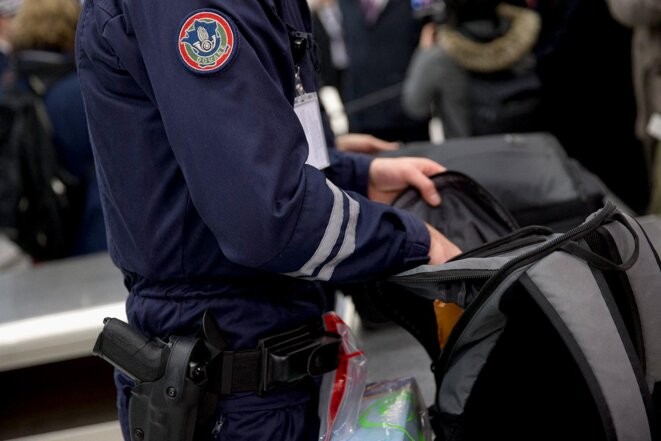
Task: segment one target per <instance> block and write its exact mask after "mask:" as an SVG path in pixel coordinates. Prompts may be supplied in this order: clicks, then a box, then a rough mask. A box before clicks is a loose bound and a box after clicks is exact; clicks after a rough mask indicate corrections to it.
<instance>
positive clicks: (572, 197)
mask: <svg viewBox="0 0 661 441" xmlns="http://www.w3.org/2000/svg"><path fill="white" fill-rule="evenodd" d="M382 155H383V156H389V157H392V156H423V157H428V158H431V159H434V160H436V161H438V162H440V163H441V164H443V165H444V166H445V167H447V168H448V169H450V170H456V171H459V172H462V173H464V174H466V175H468V176H470V177H471V178H473V179H474V180H475V181H477V182H479V183H480V184H481V185H482V186H484V187H485V188H486V189H487V190H488V191H489V192H491V193H492V194H493V195H494V196H495V197H496V198H497V199H498V200H499V201H500V202H501V203H502V204H503V205H504V206H505V207H506V208H507V209H508V210H509V211H510V213H511V214H512V215H513V216H514V218H515V219H516V220H517V221H518V222H519V224H520V225H522V226H525V225H546V226H550V227H552V228H554V229H555V230H567V229H569V228H571V227H572V226H574V225H576V224H578V223H580V222H581V221H582V220H583V219H584V218H585V216H587V215H588V214H590V213H592V212H594V211H595V210H597V209H598V208H600V207H601V206H602V205H603V203H604V199H605V197H606V196H607V195H608V194H609V191H608V189H607V188H606V187H605V185H604V184H603V183H602V182H601V181H600V180H599V178H597V177H596V176H595V175H594V174H592V173H591V172H589V171H588V170H586V169H585V168H584V167H582V166H581V165H580V164H579V163H578V162H577V161H575V160H574V159H572V158H569V157H568V156H567V154H566V152H565V150H564V149H563V148H562V146H561V145H560V143H559V142H558V140H557V139H556V138H555V137H554V136H553V135H551V134H548V133H526V134H509V135H488V136H478V137H471V138H453V139H449V140H446V141H445V142H443V143H442V144H432V143H410V144H407V145H406V146H405V147H403V148H402V149H400V150H397V151H394V152H386V153H383V154H382ZM621 208H624V207H621Z"/></svg>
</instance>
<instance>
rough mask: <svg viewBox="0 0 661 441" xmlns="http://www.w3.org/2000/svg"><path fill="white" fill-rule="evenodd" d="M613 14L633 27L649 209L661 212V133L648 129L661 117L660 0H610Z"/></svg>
mask: <svg viewBox="0 0 661 441" xmlns="http://www.w3.org/2000/svg"><path fill="white" fill-rule="evenodd" d="M608 6H609V8H610V11H611V13H612V15H613V17H614V18H615V19H616V20H617V21H618V22H620V23H622V24H623V25H625V26H628V27H630V28H632V29H633V41H632V60H633V71H632V72H633V82H634V90H635V92H636V134H637V135H638V139H640V140H641V142H642V143H643V145H644V148H645V152H646V154H647V157H648V158H649V160H650V163H651V167H650V170H651V176H652V185H653V187H652V197H651V199H650V206H649V212H651V213H655V214H661V153H660V149H661V135H660V134H659V133H658V130H659V129H657V130H656V131H653V130H648V129H647V128H648V126H650V129H651V127H652V126H653V123H652V118H653V117H654V115H657V116H656V117H654V118H661V1H659V0H608Z"/></svg>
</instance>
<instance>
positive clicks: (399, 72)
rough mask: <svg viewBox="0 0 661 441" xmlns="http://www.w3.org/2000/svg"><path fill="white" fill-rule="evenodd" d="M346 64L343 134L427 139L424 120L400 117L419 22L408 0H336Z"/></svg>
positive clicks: (393, 139)
mask: <svg viewBox="0 0 661 441" xmlns="http://www.w3.org/2000/svg"><path fill="white" fill-rule="evenodd" d="M338 1H339V3H338V4H339V6H340V11H341V13H342V20H343V21H342V23H343V28H344V35H345V43H346V47H347V52H348V54H349V65H348V67H347V70H346V77H345V78H344V80H343V83H344V85H343V90H342V98H343V100H344V105H345V110H346V113H347V116H348V119H349V129H348V131H349V132H353V133H366V134H370V135H374V136H376V137H377V138H381V139H383V140H386V141H402V142H408V141H416V140H427V139H429V130H428V126H427V124H426V122H421V121H416V120H413V119H411V118H409V117H407V116H406V114H405V113H404V110H403V109H402V105H401V89H402V81H403V80H404V74H405V72H406V68H407V67H408V65H409V61H410V59H411V56H412V54H413V52H414V50H415V48H416V46H417V44H418V38H419V35H420V28H421V25H422V23H421V22H420V21H419V20H417V19H415V18H414V17H413V14H412V10H411V5H410V0H338Z"/></svg>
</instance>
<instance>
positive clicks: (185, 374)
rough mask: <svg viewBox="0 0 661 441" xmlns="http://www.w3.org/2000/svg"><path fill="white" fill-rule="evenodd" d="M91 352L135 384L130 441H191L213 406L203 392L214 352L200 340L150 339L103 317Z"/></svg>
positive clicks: (132, 392) (130, 419) (181, 338)
mask: <svg viewBox="0 0 661 441" xmlns="http://www.w3.org/2000/svg"><path fill="white" fill-rule="evenodd" d="M92 352H93V353H94V355H97V356H99V357H101V358H103V359H104V360H106V361H108V362H110V363H111V364H112V365H113V366H115V367H116V368H118V369H119V370H120V371H122V372H123V373H124V374H126V375H128V376H129V377H131V378H132V379H133V380H135V387H133V389H132V390H131V400H130V401H129V427H130V431H131V439H132V440H133V441H192V440H194V439H195V433H196V430H197V426H198V416H202V415H198V413H203V409H206V405H205V403H206V402H207V401H211V402H213V400H212V399H210V398H211V397H209V396H208V395H209V392H208V390H207V389H208V388H207V385H208V384H207V383H208V375H207V367H208V364H209V362H210V360H211V359H212V357H213V356H212V352H213V351H212V350H210V348H209V347H208V346H207V345H205V342H204V340H203V339H200V338H193V337H170V339H169V341H168V342H164V341H162V340H160V339H148V338H146V337H145V336H143V335H141V334H140V333H138V332H136V331H135V330H134V329H132V328H131V327H130V326H129V325H128V324H126V323H124V322H123V321H121V320H118V319H115V318H106V319H105V320H104V327H103V331H102V332H101V333H100V334H99V336H98V338H97V340H96V343H95V345H94V349H93V351H92ZM166 368H167V369H166ZM201 419H202V418H200V420H201Z"/></svg>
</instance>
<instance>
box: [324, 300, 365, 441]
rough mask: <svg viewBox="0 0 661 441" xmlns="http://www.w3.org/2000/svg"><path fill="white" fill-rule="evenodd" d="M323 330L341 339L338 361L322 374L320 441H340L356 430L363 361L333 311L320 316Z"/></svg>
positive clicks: (363, 386)
mask: <svg viewBox="0 0 661 441" xmlns="http://www.w3.org/2000/svg"><path fill="white" fill-rule="evenodd" d="M324 324H325V326H326V330H327V331H329V332H334V333H337V334H339V335H340V336H341V337H342V347H341V349H340V362H339V365H338V367H337V369H336V370H334V371H332V372H329V373H328V374H326V375H324V377H323V379H322V383H321V390H320V396H319V417H320V419H321V428H320V430H319V440H320V441H331V440H332V441H344V440H346V439H348V438H349V437H351V435H352V434H353V433H354V432H355V430H356V425H357V422H358V413H359V411H360V404H361V399H362V397H363V392H364V390H365V384H366V382H367V358H366V357H365V354H364V353H363V351H361V350H360V349H359V348H358V347H357V345H356V339H355V337H354V335H353V334H352V332H351V329H350V328H349V326H348V325H347V324H346V323H344V322H343V321H342V319H341V318H340V317H339V316H338V315H337V314H336V313H334V312H329V313H326V314H324Z"/></svg>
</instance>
